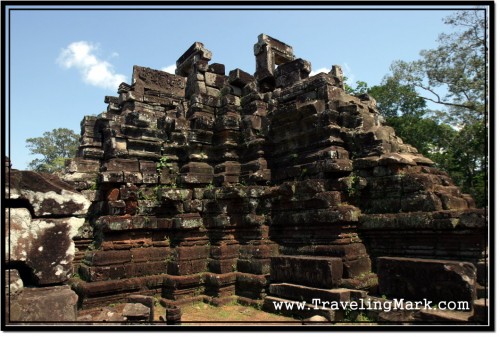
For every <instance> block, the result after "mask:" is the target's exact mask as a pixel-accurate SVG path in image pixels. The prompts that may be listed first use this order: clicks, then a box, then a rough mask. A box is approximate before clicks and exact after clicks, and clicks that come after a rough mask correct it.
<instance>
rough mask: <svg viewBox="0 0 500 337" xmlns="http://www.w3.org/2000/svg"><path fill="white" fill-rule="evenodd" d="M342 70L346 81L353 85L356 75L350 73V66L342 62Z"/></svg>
mask: <svg viewBox="0 0 500 337" xmlns="http://www.w3.org/2000/svg"><path fill="white" fill-rule="evenodd" d="M342 72H343V73H344V77H347V81H346V83H347V84H348V85H350V86H351V87H352V86H355V85H356V76H355V75H354V74H353V73H352V70H351V67H349V65H348V64H347V63H345V62H344V63H343V64H342Z"/></svg>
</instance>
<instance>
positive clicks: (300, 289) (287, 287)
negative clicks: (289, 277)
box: [269, 283, 366, 304]
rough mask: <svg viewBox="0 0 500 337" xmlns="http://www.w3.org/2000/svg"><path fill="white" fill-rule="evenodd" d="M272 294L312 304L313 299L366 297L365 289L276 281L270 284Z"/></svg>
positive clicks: (327, 299) (344, 299)
mask: <svg viewBox="0 0 500 337" xmlns="http://www.w3.org/2000/svg"><path fill="white" fill-rule="evenodd" d="M269 293H270V295H274V296H278V297H282V298H287V299H290V300H296V301H306V302H307V303H310V304H312V303H313V299H319V300H320V301H328V302H349V301H356V300H358V299H360V298H364V297H366V292H365V291H360V290H351V289H345V288H337V289H319V288H312V287H306V286H301V285H297V284H290V283H277V284H276V283H275V284H271V285H270V286H269Z"/></svg>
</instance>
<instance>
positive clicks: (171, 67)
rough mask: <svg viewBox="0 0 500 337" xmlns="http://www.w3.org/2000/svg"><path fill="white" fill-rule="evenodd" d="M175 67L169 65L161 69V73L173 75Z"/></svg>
mask: <svg viewBox="0 0 500 337" xmlns="http://www.w3.org/2000/svg"><path fill="white" fill-rule="evenodd" d="M176 68H177V66H176V65H175V64H172V65H169V66H168V67H164V68H161V70H162V71H166V72H167V73H170V74H175V69H176Z"/></svg>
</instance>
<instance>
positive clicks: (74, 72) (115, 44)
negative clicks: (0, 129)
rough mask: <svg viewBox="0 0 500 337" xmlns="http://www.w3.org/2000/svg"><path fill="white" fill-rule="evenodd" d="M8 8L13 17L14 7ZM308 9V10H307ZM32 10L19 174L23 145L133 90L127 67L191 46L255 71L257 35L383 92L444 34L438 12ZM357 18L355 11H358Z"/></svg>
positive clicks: (18, 55)
mask: <svg viewBox="0 0 500 337" xmlns="http://www.w3.org/2000/svg"><path fill="white" fill-rule="evenodd" d="M11 8H13V7H11ZM309 8H311V7H309ZM436 8H437V7H434V10H415V9H413V10H409V9H407V8H406V9H401V10H397V11H393V10H370V9H366V10H356V11H354V10H350V11H347V10H338V9H337V10H299V11H289V10H285V8H284V7H281V8H280V10H273V11H271V10H251V11H248V10H231V11H222V10H216V11H213V10H212V11H208V10H196V11H193V10H190V11H179V10H176V11H173V10H148V11H137V10H128V11H122V10H116V9H115V10H110V11H109V10H106V11H105V10H93V11H83V10H65V11H55V10H43V11H41V10H30V11H26V10H23V11H19V10H14V11H11V12H10V43H11V45H10V47H11V48H10V62H11V68H10V78H11V86H10V103H11V110H10V116H11V120H10V127H11V134H10V141H11V143H10V157H11V160H12V164H13V167H14V168H17V169H25V168H26V166H27V165H28V163H29V162H30V161H31V160H33V159H34V158H35V157H34V156H33V155H29V150H28V149H27V148H26V142H25V141H26V139H27V138H30V137H38V136H41V135H42V134H43V132H45V131H50V130H52V129H54V128H58V127H64V128H69V129H72V130H74V131H75V132H77V133H80V121H81V120H82V118H83V116H85V115H97V114H99V113H101V112H103V111H105V110H106V104H105V103H104V96H105V95H116V89H117V84H118V83H120V82H121V81H123V80H124V81H126V82H130V77H131V75H132V66H133V65H141V66H147V67H151V68H156V69H165V68H167V67H169V66H172V65H174V64H175V61H176V60H177V58H178V57H179V56H180V55H182V53H183V52H184V51H185V50H186V49H187V48H188V47H189V46H190V45H191V44H192V43H193V42H195V41H199V42H202V43H204V45H205V47H206V48H208V49H209V50H211V51H212V53H213V57H212V62H218V63H223V64H225V65H226V74H228V73H229V71H230V70H232V69H235V68H241V69H243V70H245V71H247V72H249V73H252V74H253V72H254V71H255V58H254V55H253V45H254V44H255V43H256V42H257V36H258V35H259V34H261V33H265V34H268V35H270V36H272V37H275V38H277V39H279V40H281V41H283V42H285V43H287V44H289V45H291V46H292V47H293V48H294V54H295V56H296V57H300V58H304V59H306V60H308V61H310V62H311V64H312V69H313V71H318V70H321V69H330V68H331V66H332V65H334V64H339V65H341V66H342V67H343V70H344V73H345V74H346V75H347V76H348V77H349V78H350V79H351V80H363V81H366V82H367V83H368V85H376V84H379V83H380V81H381V80H382V78H383V77H384V75H386V74H388V73H389V67H390V64H391V63H392V62H393V61H395V60H398V59H401V60H405V61H411V60H416V59H418V57H419V51H420V50H422V49H431V48H434V47H435V46H436V45H437V43H436V39H437V37H438V35H439V34H440V33H443V32H449V27H448V26H446V25H445V24H444V23H443V18H444V17H446V16H448V15H450V14H452V13H453V10H451V8H457V7H456V6H454V7H450V8H446V7H443V6H440V7H439V8H441V10H436ZM358 9H359V7H358Z"/></svg>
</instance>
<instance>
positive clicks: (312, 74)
mask: <svg viewBox="0 0 500 337" xmlns="http://www.w3.org/2000/svg"><path fill="white" fill-rule="evenodd" d="M330 70H331V69H328V68H319V69H318V70H312V71H311V73H310V74H309V76H314V75H317V74H319V73H327V74H328V73H329V72H330Z"/></svg>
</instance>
